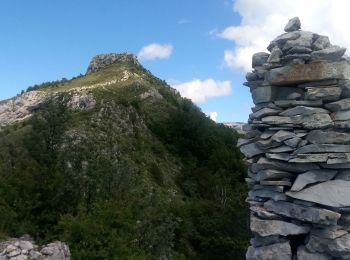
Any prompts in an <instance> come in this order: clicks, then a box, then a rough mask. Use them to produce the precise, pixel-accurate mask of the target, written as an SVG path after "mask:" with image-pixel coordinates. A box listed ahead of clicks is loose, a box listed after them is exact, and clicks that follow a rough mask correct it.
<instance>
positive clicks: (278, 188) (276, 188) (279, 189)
mask: <svg viewBox="0 0 350 260" xmlns="http://www.w3.org/2000/svg"><path fill="white" fill-rule="evenodd" d="M253 190H271V191H276V192H283V191H284V187H283V186H266V185H261V184H255V185H254V186H253Z"/></svg>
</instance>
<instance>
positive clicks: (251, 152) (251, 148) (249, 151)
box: [240, 143, 264, 158]
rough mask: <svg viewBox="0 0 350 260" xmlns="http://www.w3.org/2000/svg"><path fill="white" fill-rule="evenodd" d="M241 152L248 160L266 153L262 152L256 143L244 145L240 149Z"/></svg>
mask: <svg viewBox="0 0 350 260" xmlns="http://www.w3.org/2000/svg"><path fill="white" fill-rule="evenodd" d="M240 150H241V152H242V153H243V154H244V155H245V157H247V158H252V157H254V156H256V155H259V154H263V153H264V151H262V150H261V149H260V148H259V147H258V146H257V145H256V144H255V143H250V144H247V145H243V146H241V147H240Z"/></svg>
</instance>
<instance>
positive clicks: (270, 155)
mask: <svg viewBox="0 0 350 260" xmlns="http://www.w3.org/2000/svg"><path fill="white" fill-rule="evenodd" d="M265 156H266V158H269V159H274V160H281V161H289V160H290V154H289V153H266V154H265Z"/></svg>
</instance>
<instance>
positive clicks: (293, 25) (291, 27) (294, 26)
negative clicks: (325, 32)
mask: <svg viewBox="0 0 350 260" xmlns="http://www.w3.org/2000/svg"><path fill="white" fill-rule="evenodd" d="M300 28H301V22H300V20H299V17H294V18H292V19H290V20H289V21H288V23H287V25H286V26H285V27H284V31H285V32H293V31H297V30H300Z"/></svg>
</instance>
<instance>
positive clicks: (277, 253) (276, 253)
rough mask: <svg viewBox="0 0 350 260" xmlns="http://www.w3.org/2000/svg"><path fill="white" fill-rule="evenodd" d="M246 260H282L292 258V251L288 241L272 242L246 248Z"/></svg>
mask: <svg viewBox="0 0 350 260" xmlns="http://www.w3.org/2000/svg"><path fill="white" fill-rule="evenodd" d="M246 259H247V260H282V259H286V260H287V259H292V251H291V248H290V245H289V242H285V243H279V244H273V245H268V246H263V247H257V248H255V247H253V246H250V247H249V248H248V251H247V254H246Z"/></svg>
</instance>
